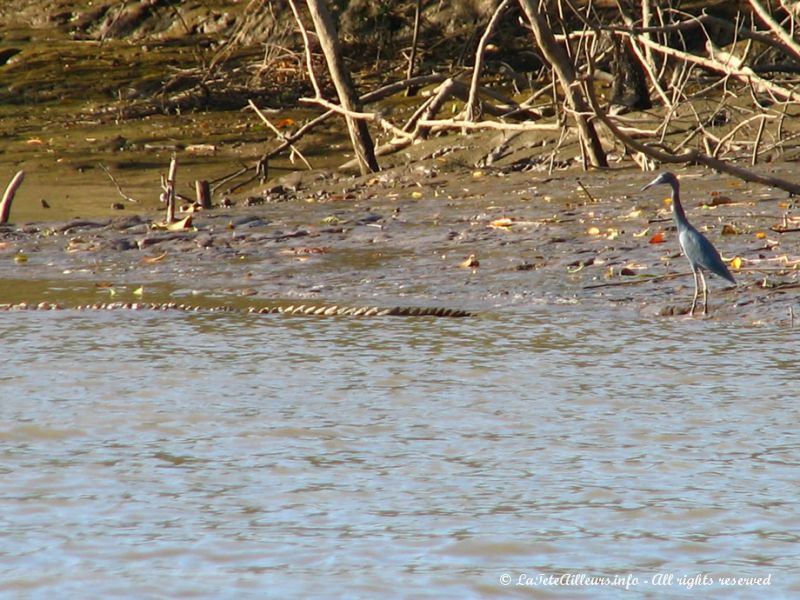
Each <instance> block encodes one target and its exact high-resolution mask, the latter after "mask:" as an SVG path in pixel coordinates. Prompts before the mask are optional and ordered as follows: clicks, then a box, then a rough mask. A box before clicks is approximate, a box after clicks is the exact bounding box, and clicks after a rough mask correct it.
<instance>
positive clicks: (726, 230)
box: [722, 223, 742, 235]
mask: <svg viewBox="0 0 800 600" xmlns="http://www.w3.org/2000/svg"><path fill="white" fill-rule="evenodd" d="M738 233H742V232H741V231H740V230H739V229H737V228H736V227H734V226H733V225H730V224H728V223H725V225H723V226H722V235H736V234H738Z"/></svg>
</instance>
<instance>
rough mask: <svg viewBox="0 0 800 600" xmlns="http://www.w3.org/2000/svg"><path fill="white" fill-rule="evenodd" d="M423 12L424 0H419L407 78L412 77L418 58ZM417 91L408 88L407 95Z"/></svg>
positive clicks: (412, 94) (415, 12)
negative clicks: (420, 24)
mask: <svg viewBox="0 0 800 600" xmlns="http://www.w3.org/2000/svg"><path fill="white" fill-rule="evenodd" d="M421 14H422V0H417V5H416V8H415V9H414V33H413V34H412V36H411V54H410V56H409V57H408V69H407V70H406V79H411V77H412V76H413V75H414V66H415V65H414V63H415V62H416V60H417V40H418V38H419V21H420V16H421ZM416 93H417V89H416V88H410V87H409V88H406V96H414V95H416Z"/></svg>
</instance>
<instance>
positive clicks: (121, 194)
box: [97, 163, 139, 204]
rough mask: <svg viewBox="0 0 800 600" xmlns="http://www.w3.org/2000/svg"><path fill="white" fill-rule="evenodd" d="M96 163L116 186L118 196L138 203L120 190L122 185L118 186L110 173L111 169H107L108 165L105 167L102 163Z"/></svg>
mask: <svg viewBox="0 0 800 600" xmlns="http://www.w3.org/2000/svg"><path fill="white" fill-rule="evenodd" d="M97 165H98V166H99V167H100V168H101V169H103V171H105V173H106V175H108V178H109V179H110V180H111V183H113V184H114V185H115V186H116V188H117V192H118V193H119V195H120V196H122V197H123V198H124V199H125V200H127V201H128V202H133V203H135V204H138V203H139V201H138V200H137V199H136V198H132V197H131V196H128V194H126V193H125V192H123V191H122V186H120V184H119V182H118V181H117V180H116V178H115V177H114V176H113V175H112V174H111V171H109V170H108V167H106V166H105V165H104V164H103V163H97Z"/></svg>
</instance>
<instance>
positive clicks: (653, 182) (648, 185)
mask: <svg viewBox="0 0 800 600" xmlns="http://www.w3.org/2000/svg"><path fill="white" fill-rule="evenodd" d="M655 184H656V180H655V179H654V180H653V181H651V182H650V183H648V184H647V185H646V186H644V187H643V188H642V189H640V190H639V191H640V192H643V191H645V190H646V189H647V188H649V187H652V186H654V185H655Z"/></svg>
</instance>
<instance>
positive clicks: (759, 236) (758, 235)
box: [756, 231, 767, 240]
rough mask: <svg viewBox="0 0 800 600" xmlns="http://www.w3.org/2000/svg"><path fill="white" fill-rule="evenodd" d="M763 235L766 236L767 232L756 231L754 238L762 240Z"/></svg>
mask: <svg viewBox="0 0 800 600" xmlns="http://www.w3.org/2000/svg"><path fill="white" fill-rule="evenodd" d="M765 237H767V234H766V233H765V232H763V231H756V239H757V240H763V239H764V238H765Z"/></svg>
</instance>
